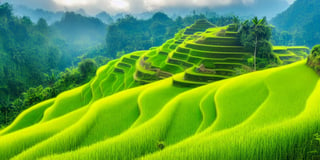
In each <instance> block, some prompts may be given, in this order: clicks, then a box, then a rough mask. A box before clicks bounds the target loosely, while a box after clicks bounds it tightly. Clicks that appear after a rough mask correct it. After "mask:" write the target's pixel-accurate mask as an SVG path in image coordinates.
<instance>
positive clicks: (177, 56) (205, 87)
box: [0, 21, 320, 160]
mask: <svg viewBox="0 0 320 160" xmlns="http://www.w3.org/2000/svg"><path fill="white" fill-rule="evenodd" d="M208 26H209V27H210V26H211V27H212V25H210V24H208V23H207V22H205V21H199V22H198V23H196V24H195V25H193V26H191V27H189V28H187V29H186V30H181V32H179V33H178V34H176V36H175V38H173V39H171V40H168V41H167V42H166V43H165V44H163V45H162V46H160V47H154V48H152V49H150V50H149V51H138V52H133V53H129V54H127V55H125V56H123V57H122V58H120V59H118V60H113V61H110V62H109V63H108V64H106V65H105V66H102V67H100V68H99V69H98V71H97V74H96V76H95V77H94V78H93V79H92V80H91V81H90V82H89V83H87V84H85V85H83V86H81V87H78V88H75V89H72V90H69V91H66V92H64V93H61V94H60V95H58V96H57V97H56V98H54V99H51V100H48V101H44V102H42V103H39V104H37V105H35V106H33V107H31V108H29V109H27V110H25V111H24V112H23V113H22V114H20V115H19V116H18V118H17V119H16V120H15V121H14V122H13V123H12V124H11V125H10V126H8V127H7V128H4V129H1V130H0V159H17V160H20V159H30V160H32V159H54V160H56V159H59V160H60V159H61V160H63V159H67V160H70V159H71V160H72V159H84V160H87V159H165V160H166V159H266V160H269V159H294V158H297V159H303V158H304V157H303V155H306V152H307V151H306V150H303V148H304V147H305V146H306V145H307V143H308V141H310V138H311V137H312V134H313V133H317V132H320V127H319V124H320V118H319V117H320V110H319V109H320V107H319V104H320V99H319V95H320V82H319V77H318V75H317V74H316V73H314V71H313V70H312V69H311V68H309V67H307V66H306V65H305V61H300V62H296V63H293V64H290V65H286V66H282V67H278V68H273V69H268V70H263V71H257V72H253V73H248V74H245V75H241V76H237V77H232V76H234V75H235V74H236V70H235V68H239V67H242V66H243V65H244V63H245V61H246V59H247V58H249V57H250V56H251V55H250V53H246V52H245V51H244V50H243V47H242V46H239V45H238V44H237V45H236V46H226V45H217V44H215V43H216V40H218V39H220V40H221V39H222V40H223V39H232V41H233V40H235V39H236V38H230V37H236V36H238V34H237V32H226V33H229V34H228V35H226V37H228V38H225V37H224V38H212V39H213V41H214V43H209V42H208V44H206V45H203V44H199V43H198V42H197V41H199V40H201V39H202V40H203V39H206V37H217V33H218V32H219V31H220V30H221V29H227V27H228V26H226V27H221V28H220V27H215V28H209V29H207V28H208ZM206 29H207V30H206ZM233 29H234V28H233ZM199 30H202V31H205V30H206V31H205V32H198V31H199ZM230 30H232V26H231V27H230ZM186 32H187V33H190V35H186ZM191 34H192V35H191ZM209 39H210V38H209ZM180 43H181V44H180ZM219 43H220V41H219ZM221 43H222V44H223V43H224V44H225V43H226V42H221ZM228 43H229V42H228ZM232 43H233V42H232ZM186 44H187V45H186ZM190 45H191V46H190ZM305 50H306V48H304V47H274V51H275V53H274V54H275V55H276V56H278V58H279V59H280V60H281V61H283V63H289V62H290V63H291V62H294V61H296V60H297V59H298V58H300V57H303V55H304V53H305ZM238 55H239V56H240V57H237V56H238ZM216 56H218V57H216ZM141 60H145V61H146V62H148V63H150V64H151V68H152V67H153V68H152V69H155V68H157V69H161V71H166V72H169V73H173V74H174V75H173V76H172V77H168V78H166V79H163V80H159V79H160V78H159V77H158V76H157V71H156V70H152V69H150V68H149V69H148V68H147V67H144V66H141ZM200 64H205V65H208V66H206V67H207V68H212V69H213V70H215V71H216V73H215V74H213V73H211V74H209V73H199V72H196V68H198V67H199V65H200ZM213 81H214V82H213ZM147 83H149V84H147ZM142 84H145V85H142ZM297 150H298V152H297ZM304 159H305V158H304Z"/></svg>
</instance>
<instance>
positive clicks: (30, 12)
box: [13, 5, 63, 24]
mask: <svg viewBox="0 0 320 160" xmlns="http://www.w3.org/2000/svg"><path fill="white" fill-rule="evenodd" d="M13 13H14V15H16V16H19V17H23V16H26V17H29V18H30V19H31V20H32V22H34V23H36V22H37V21H38V20H39V19H40V18H43V19H45V20H46V21H47V23H48V24H52V23H54V22H56V21H58V20H60V19H61V17H62V16H63V12H53V11H48V10H43V9H31V8H28V7H26V6H23V5H14V6H13Z"/></svg>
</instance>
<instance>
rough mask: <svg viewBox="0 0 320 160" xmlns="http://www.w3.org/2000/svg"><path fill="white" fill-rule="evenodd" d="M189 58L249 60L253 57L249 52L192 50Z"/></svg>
mask: <svg viewBox="0 0 320 160" xmlns="http://www.w3.org/2000/svg"><path fill="white" fill-rule="evenodd" d="M189 56H196V57H204V58H247V57H250V56H251V53H248V52H215V51H203V50H195V49H193V50H191V52H190V55H189Z"/></svg>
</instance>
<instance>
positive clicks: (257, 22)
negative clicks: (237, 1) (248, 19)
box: [252, 17, 267, 71]
mask: <svg viewBox="0 0 320 160" xmlns="http://www.w3.org/2000/svg"><path fill="white" fill-rule="evenodd" d="M266 22H267V20H266V17H264V18H262V19H260V20H259V19H258V17H254V18H253V19H252V23H253V31H254V34H255V37H256V38H255V42H254V54H253V70H254V71H256V70H257V62H256V61H257V60H256V59H257V45H258V36H259V34H258V32H259V31H258V27H259V26H263V25H265V24H266Z"/></svg>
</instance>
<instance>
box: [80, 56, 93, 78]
mask: <svg viewBox="0 0 320 160" xmlns="http://www.w3.org/2000/svg"><path fill="white" fill-rule="evenodd" d="M78 69H79V71H80V74H81V76H82V77H83V78H85V79H86V78H89V77H93V76H94V75H95V73H96V70H97V64H96V62H95V61H94V60H93V59H85V60H83V61H81V62H80V63H79V64H78Z"/></svg>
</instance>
